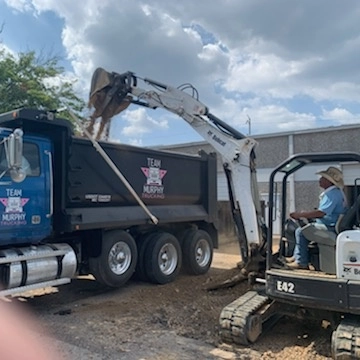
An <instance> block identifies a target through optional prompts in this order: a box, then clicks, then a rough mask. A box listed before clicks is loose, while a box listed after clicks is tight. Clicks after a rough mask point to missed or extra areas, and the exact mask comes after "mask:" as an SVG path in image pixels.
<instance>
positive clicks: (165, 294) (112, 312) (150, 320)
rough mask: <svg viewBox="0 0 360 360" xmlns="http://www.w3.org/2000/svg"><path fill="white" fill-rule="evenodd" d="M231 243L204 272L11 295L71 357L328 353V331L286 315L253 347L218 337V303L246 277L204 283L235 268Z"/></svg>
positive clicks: (155, 359)
mask: <svg viewBox="0 0 360 360" xmlns="http://www.w3.org/2000/svg"><path fill="white" fill-rule="evenodd" d="M233 251H234V246H233V245H229V246H227V247H223V248H222V249H220V250H218V251H217V252H216V254H215V256H214V261H213V266H212V267H211V269H210V271H209V272H208V273H207V274H206V275H202V276H188V275H185V274H181V275H180V276H179V277H178V279H177V280H176V281H175V282H173V283H171V284H166V285H153V284H148V283H143V282H139V281H136V280H131V281H130V282H129V283H128V284H127V285H126V286H125V287H123V288H121V289H116V290H109V289H104V288H103V287H100V286H99V285H97V283H96V282H95V281H93V279H92V278H91V277H87V278H81V279H77V280H74V281H73V282H72V283H71V284H69V285H65V286H62V287H60V288H58V289H54V288H51V289H47V291H46V292H47V293H46V294H43V293H39V292H38V293H32V294H31V295H29V294H28V295H27V296H24V297H21V298H19V299H18V300H16V301H13V303H15V302H17V303H18V302H21V303H22V306H24V307H25V308H27V309H28V311H29V312H30V313H32V314H33V316H35V317H36V319H38V323H39V324H40V325H42V329H43V330H42V331H40V333H39V336H40V337H42V338H46V339H50V341H51V345H48V347H49V351H50V352H52V353H58V354H61V355H62V356H63V358H64V359H69V360H72V359H74V360H78V359H84V360H85V359H94V360H107V359H108V360H113V359H114V360H117V359H126V360H140V359H144V360H145V359H146V360H150V359H151V360H165V359H167V360H178V359H179V360H180V359H181V360H187V359H189V360H190V359H191V360H193V359H282V360H283V359H309V360H311V359H314V360H323V359H329V358H330V336H331V334H330V332H328V331H327V330H325V329H322V328H321V327H320V326H315V325H310V324H306V323H302V322H299V321H295V320H293V319H282V320H281V321H279V322H278V323H277V324H276V325H275V327H274V328H272V329H271V330H269V331H268V332H267V333H265V334H263V335H262V336H261V337H260V339H259V340H258V341H257V342H256V343H255V344H253V345H251V346H249V347H241V346H230V345H226V344H223V343H222V342H221V340H220V338H219V335H218V331H219V327H218V318H219V315H220V312H221V309H222V308H223V307H224V306H226V305H227V304H229V303H230V302H232V301H233V300H235V299H236V298H237V297H239V296H240V295H241V294H243V293H244V292H246V291H247V289H248V285H247V283H242V284H239V285H236V286H234V287H233V288H228V289H220V290H216V291H207V290H206V287H207V286H208V285H209V284H212V283H216V282H219V281H220V280H225V279H227V278H229V277H231V276H232V275H234V274H236V273H237V271H238V270H237V269H236V263H237V261H238V260H239V256H238V255H231V254H232V253H234V252H233ZM236 251H237V250H235V252H236ZM10 306H11V304H10Z"/></svg>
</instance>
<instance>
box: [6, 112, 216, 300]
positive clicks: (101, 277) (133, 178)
mask: <svg viewBox="0 0 360 360" xmlns="http://www.w3.org/2000/svg"><path fill="white" fill-rule="evenodd" d="M95 145H96V146H94V143H93V142H92V141H91V140H89V139H86V138H82V137H77V136H75V135H74V131H73V126H72V125H71V123H70V122H69V121H68V120H65V119H62V118H59V117H57V115H56V112H51V111H43V110H35V109H26V108H24V109H19V110H15V111H11V112H8V113H4V114H1V115H0V222H1V226H0V283H1V291H0V296H9V295H14V294H17V293H21V292H24V291H27V290H32V289H37V288H43V287H47V286H58V285H62V284H66V283H68V282H70V281H71V279H72V278H74V277H75V276H77V275H86V274H92V275H93V276H94V277H95V279H96V280H97V281H98V282H100V283H101V284H104V285H106V286H109V287H119V286H122V285H124V284H125V283H126V282H127V281H128V280H129V279H130V278H131V277H132V276H133V274H136V275H137V276H138V277H139V278H140V279H142V280H148V281H150V282H154V283H159V284H164V283H167V282H170V281H173V280H174V279H175V278H176V276H177V274H178V273H179V271H180V269H181V267H182V266H183V267H184V268H185V269H186V270H187V271H188V272H189V273H191V274H203V273H205V272H207V270H208V269H209V267H210V264H211V261H212V256H213V249H214V247H215V248H216V247H217V245H218V231H217V195H216V194H217V184H216V173H217V171H216V156H215V155H214V154H206V153H205V152H201V153H199V155H185V154H175V153H171V152H166V151H159V150H154V149H149V148H141V147H136V146H129V145H122V144H115V143H110V142H103V143H98V142H96V143H95ZM100 150H101V151H100ZM119 174H120V175H121V177H120V178H119V176H118V175H119Z"/></svg>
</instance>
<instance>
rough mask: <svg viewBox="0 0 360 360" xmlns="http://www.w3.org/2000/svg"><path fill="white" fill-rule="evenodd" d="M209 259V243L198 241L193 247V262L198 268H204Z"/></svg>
mask: <svg viewBox="0 0 360 360" xmlns="http://www.w3.org/2000/svg"><path fill="white" fill-rule="evenodd" d="M210 257H211V249H210V245H209V243H208V242H207V241H206V240H204V239H200V240H199V241H198V242H197V244H196V247H195V260H196V262H197V263H198V265H199V266H201V267H204V266H206V265H207V264H208V263H209V261H210Z"/></svg>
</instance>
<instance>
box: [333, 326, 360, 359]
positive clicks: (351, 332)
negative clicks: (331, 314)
mask: <svg viewBox="0 0 360 360" xmlns="http://www.w3.org/2000/svg"><path fill="white" fill-rule="evenodd" d="M331 349H332V356H333V358H334V359H360V322H357V321H355V320H347V319H345V320H343V321H342V322H341V323H340V325H339V326H338V327H337V329H336V330H335V331H334V332H333V335H332V344H331Z"/></svg>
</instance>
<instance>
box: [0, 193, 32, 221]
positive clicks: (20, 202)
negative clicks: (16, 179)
mask: <svg viewBox="0 0 360 360" xmlns="http://www.w3.org/2000/svg"><path fill="white" fill-rule="evenodd" d="M6 196H7V197H6V198H0V202H1V203H2V204H3V205H4V206H5V212H3V213H2V215H1V225H4V226H6V225H8V226H12V225H25V224H26V212H24V210H23V208H24V206H25V205H26V204H27V202H28V201H29V198H23V197H22V190H21V189H6Z"/></svg>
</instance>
